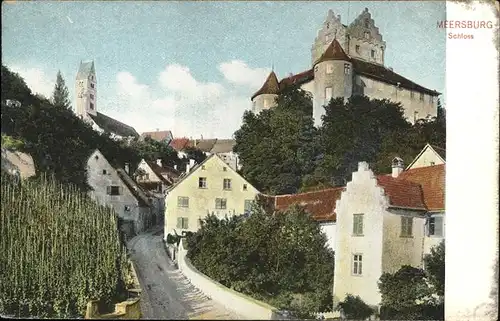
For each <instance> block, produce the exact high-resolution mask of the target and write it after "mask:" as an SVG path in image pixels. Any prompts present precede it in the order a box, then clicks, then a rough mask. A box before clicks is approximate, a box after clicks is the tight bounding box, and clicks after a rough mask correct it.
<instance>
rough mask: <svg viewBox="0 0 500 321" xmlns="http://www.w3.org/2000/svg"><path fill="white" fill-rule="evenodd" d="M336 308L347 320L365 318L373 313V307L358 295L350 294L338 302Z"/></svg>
mask: <svg viewBox="0 0 500 321" xmlns="http://www.w3.org/2000/svg"><path fill="white" fill-rule="evenodd" d="M337 310H341V311H342V313H343V315H344V317H345V318H347V319H349V320H366V319H367V318H369V317H370V316H371V315H373V314H374V313H375V311H374V309H373V308H372V307H370V306H369V305H368V304H366V303H365V302H364V301H363V300H362V299H361V298H360V297H359V296H353V295H351V294H348V295H347V296H346V298H345V299H344V301H342V302H340V303H339V304H338V307H337Z"/></svg>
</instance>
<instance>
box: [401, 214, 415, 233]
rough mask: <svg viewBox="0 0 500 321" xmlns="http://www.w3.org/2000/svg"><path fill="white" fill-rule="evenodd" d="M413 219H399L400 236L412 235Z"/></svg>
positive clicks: (406, 217)
mask: <svg viewBox="0 0 500 321" xmlns="http://www.w3.org/2000/svg"><path fill="white" fill-rule="evenodd" d="M412 231H413V217H408V216H403V217H401V236H402V237H410V236H412V235H413V233H412Z"/></svg>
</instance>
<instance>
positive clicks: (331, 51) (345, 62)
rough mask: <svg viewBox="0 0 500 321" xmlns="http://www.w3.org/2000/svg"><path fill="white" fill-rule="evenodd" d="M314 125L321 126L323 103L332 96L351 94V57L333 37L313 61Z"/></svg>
mask: <svg viewBox="0 0 500 321" xmlns="http://www.w3.org/2000/svg"><path fill="white" fill-rule="evenodd" d="M313 68H314V94H313V96H314V98H313V117H314V125H315V126H321V116H322V115H324V114H325V109H324V107H323V106H324V105H327V104H328V103H329V102H330V100H331V99H332V98H336V97H343V98H349V97H351V95H352V83H353V69H352V63H351V58H350V57H349V56H348V55H347V54H346V53H345V51H344V49H342V46H341V45H340V43H339V42H338V41H337V39H333V41H332V42H331V43H330V45H329V46H328V48H327V49H326V50H325V52H324V53H323V54H322V55H321V57H320V58H319V59H318V60H317V61H316V62H315V63H314V65H313Z"/></svg>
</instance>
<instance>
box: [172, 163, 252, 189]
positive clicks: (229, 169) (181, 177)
mask: <svg viewBox="0 0 500 321" xmlns="http://www.w3.org/2000/svg"><path fill="white" fill-rule="evenodd" d="M214 157H216V158H217V159H219V161H221V162H222V163H223V164H225V163H224V161H223V160H222V159H221V158H220V157H219V155H217V154H211V155H210V156H208V157H207V158H205V160H204V161H203V162H201V163H199V164H196V165H195V166H194V167H193V168H191V169H190V170H189V173H187V174H185V175H181V176H180V177H179V180H177V181H176V182H175V183H174V184H173V185H172V186H170V187H169V188H168V191H171V190H173V189H174V188H176V187H177V186H178V185H179V184H181V183H182V182H183V181H184V180H185V179H186V178H188V177H189V176H191V175H192V174H193V173H195V172H196V171H197V170H198V169H199V168H200V167H201V166H203V165H204V164H205V163H207V162H208V161H209V160H211V159H212V158H214ZM226 168H227V170H228V171H232V172H233V173H235V174H236V175H238V177H241V179H242V180H244V181H245V182H246V184H247V185H249V186H251V187H252V188H254V189H255V190H257V189H256V188H255V187H254V186H253V185H252V184H250V183H249V182H248V181H247V180H246V179H245V178H244V177H243V176H241V175H240V174H239V173H238V172H237V171H235V170H234V169H233V168H232V167H231V166H227V167H226Z"/></svg>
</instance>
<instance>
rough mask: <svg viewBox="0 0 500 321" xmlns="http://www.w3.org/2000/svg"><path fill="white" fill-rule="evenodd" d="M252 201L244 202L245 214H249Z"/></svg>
mask: <svg viewBox="0 0 500 321" xmlns="http://www.w3.org/2000/svg"><path fill="white" fill-rule="evenodd" d="M252 202H253V201H252V200H245V213H249V212H250V211H251V210H252Z"/></svg>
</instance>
